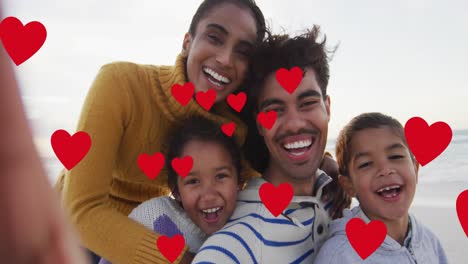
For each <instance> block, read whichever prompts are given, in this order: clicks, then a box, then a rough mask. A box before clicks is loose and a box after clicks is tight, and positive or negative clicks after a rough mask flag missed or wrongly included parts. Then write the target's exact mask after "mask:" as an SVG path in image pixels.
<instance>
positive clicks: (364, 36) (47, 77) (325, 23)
mask: <svg viewBox="0 0 468 264" xmlns="http://www.w3.org/2000/svg"><path fill="white" fill-rule="evenodd" d="M199 3H201V1H200V0H197V1H193V0H171V1H159V0H134V1H123V0H99V1H94V0H93V1H91V0H81V1H71V0H62V1H55V0H34V1H33V0H7V1H4V11H3V13H4V14H3V15H4V17H7V16H15V17H17V18H18V19H20V20H21V21H22V22H23V23H28V22H30V21H39V22H41V23H42V24H44V26H45V27H46V29H47V34H48V35H47V39H46V42H45V44H44V46H43V47H42V48H41V49H40V50H39V51H38V52H37V53H36V54H35V55H34V56H33V57H32V58H30V59H29V60H28V61H26V62H25V63H23V64H22V65H20V66H18V67H17V66H14V67H15V70H16V74H17V78H18V81H19V83H20V88H21V93H22V98H23V100H24V103H25V107H26V111H27V116H28V119H29V121H30V123H31V127H32V129H33V133H34V137H35V142H36V144H37V146H38V149H39V151H40V154H41V156H42V157H44V158H48V157H54V154H53V151H52V148H51V146H50V136H51V135H52V133H53V132H54V131H55V130H58V129H65V130H67V131H69V132H70V133H72V132H74V131H75V127H76V124H77V122H78V118H79V114H80V110H81V106H82V104H83V101H84V99H85V97H86V94H87V91H88V89H89V87H90V84H91V82H92V81H93V79H94V77H95V75H96V73H97V71H98V70H99V68H100V66H102V65H104V64H106V63H109V62H113V61H132V62H136V63H144V64H155V65H172V64H173V63H174V61H175V58H176V55H177V54H178V53H179V52H180V50H181V45H182V39H183V36H184V34H185V32H186V31H187V29H188V26H189V23H190V20H191V17H192V16H193V14H194V12H195V10H196V8H197V6H198V5H199ZM257 3H258V5H259V7H260V8H261V9H262V11H263V13H264V15H265V17H266V19H267V21H268V24H269V25H270V27H271V28H272V30H273V32H275V33H281V32H287V33H290V34H292V35H294V34H297V33H301V32H304V30H305V29H307V28H310V27H311V26H312V25H314V24H317V25H320V26H321V29H322V32H323V33H324V34H326V37H327V43H328V47H329V48H330V49H332V48H334V47H337V49H336V52H335V54H334V56H333V59H332V61H331V63H330V75H331V77H330V82H329V86H328V93H329V94H330V97H331V114H332V116H331V121H330V125H329V138H335V137H336V135H337V134H338V132H339V130H340V129H341V128H342V127H343V126H344V125H345V124H346V123H347V122H348V121H349V120H350V119H351V118H352V117H354V116H356V115H358V114H360V113H363V112H371V111H378V112H382V113H385V114H389V115H392V116H394V117H396V118H397V119H398V120H400V122H401V123H402V124H403V125H404V124H405V122H406V121H407V120H408V119H409V118H411V117H414V116H420V117H422V118H424V119H425V120H426V121H427V122H428V123H429V124H432V123H434V122H437V121H443V122H446V123H447V124H449V125H450V127H451V128H452V129H453V130H461V129H468V118H467V116H468V106H467V103H468V74H467V69H468V48H467V47H468V26H467V25H468V16H466V14H465V13H466V10H468V2H467V1H463V0H447V1H436V0H426V1H425V0H406V1H404V0H392V1H390V0H386V1H385V0H380V1H375V0H353V1H349V0H341V1H338V0H291V1H279V0H257ZM110 100H112V98H110Z"/></svg>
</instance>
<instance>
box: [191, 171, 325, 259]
mask: <svg viewBox="0 0 468 264" xmlns="http://www.w3.org/2000/svg"><path fill="white" fill-rule="evenodd" d="M330 181H331V178H330V177H329V176H328V175H326V174H325V173H323V172H322V171H319V172H318V173H317V178H316V182H317V183H319V184H320V185H319V186H317V185H316V186H317V188H316V193H317V196H315V197H311V196H294V197H293V199H292V201H291V203H290V204H289V206H288V207H287V208H286V209H285V210H284V211H283V213H282V214H280V215H278V217H275V216H273V215H272V214H271V213H270V211H269V210H268V209H267V208H266V207H265V205H264V204H263V203H262V201H261V200H260V196H259V193H258V190H259V188H260V186H261V185H262V184H263V183H265V182H266V181H265V180H264V179H262V178H255V179H252V180H250V181H249V184H248V185H247V188H246V189H245V190H243V191H242V192H240V193H239V197H238V201H237V206H236V210H235V211H234V214H233V215H232V217H231V219H230V220H229V221H228V223H227V224H226V225H225V227H224V228H223V229H221V230H219V231H218V232H216V233H215V234H213V235H212V236H210V237H209V238H208V239H207V240H206V241H205V243H204V244H203V245H202V247H201V249H200V251H199V252H198V254H197V255H196V257H195V259H194V261H193V262H192V263H197V264H206V263H226V264H228V263H312V261H313V259H314V258H315V256H316V253H317V251H318V248H319V247H320V246H321V244H323V242H324V241H325V239H326V237H327V234H328V225H329V222H330V218H329V215H328V209H329V207H330V205H331V201H327V202H326V203H323V202H322V201H321V200H320V197H321V193H322V188H323V187H324V186H325V185H326V184H328V183H329V182H330Z"/></svg>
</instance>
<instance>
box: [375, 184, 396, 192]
mask: <svg viewBox="0 0 468 264" xmlns="http://www.w3.org/2000/svg"><path fill="white" fill-rule="evenodd" d="M396 188H400V185H392V186H388V187H384V188H381V189H379V190H378V191H377V192H383V191H390V190H391V189H396Z"/></svg>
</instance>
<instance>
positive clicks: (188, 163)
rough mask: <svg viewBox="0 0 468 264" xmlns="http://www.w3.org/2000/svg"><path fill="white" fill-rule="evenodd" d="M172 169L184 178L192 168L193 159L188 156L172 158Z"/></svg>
mask: <svg viewBox="0 0 468 264" xmlns="http://www.w3.org/2000/svg"><path fill="white" fill-rule="evenodd" d="M171 164H172V168H174V170H175V172H177V174H179V175H180V176H182V177H186V176H187V175H188V174H189V173H190V171H191V170H192V167H193V159H192V157H190V156H185V157H183V158H181V159H180V158H174V159H173V160H172V162H171Z"/></svg>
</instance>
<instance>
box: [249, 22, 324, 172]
mask: <svg viewBox="0 0 468 264" xmlns="http://www.w3.org/2000/svg"><path fill="white" fill-rule="evenodd" d="M319 34H320V28H319V27H318V26H314V27H313V28H312V29H310V30H308V31H307V32H306V33H304V34H302V35H299V36H296V37H290V36H289V35H287V34H285V35H271V36H268V37H267V39H266V40H265V41H264V42H262V44H260V46H259V47H258V48H257V49H256V51H255V53H254V55H253V57H252V59H251V60H250V66H249V76H248V77H247V78H248V79H247V83H246V85H245V87H246V88H245V89H244V90H245V92H246V93H247V95H248V98H249V99H248V105H247V109H246V111H244V112H243V113H241V114H242V118H243V119H244V120H245V121H246V123H247V124H248V127H249V131H248V135H247V139H246V143H245V145H244V148H243V151H244V154H245V157H246V159H247V160H248V161H249V162H250V164H251V166H252V167H253V168H254V169H255V170H257V171H259V172H260V173H263V171H264V170H265V169H266V167H267V166H268V159H269V151H268V149H267V147H266V145H265V143H264V140H263V138H262V137H261V136H260V134H259V133H258V131H257V129H256V114H257V113H258V95H259V94H260V93H261V91H262V89H265V88H267V87H264V86H263V84H264V82H265V80H266V78H267V77H268V76H269V75H270V74H272V73H275V72H276V71H277V70H278V69H280V68H286V69H288V70H289V69H291V68H292V67H295V66H297V67H300V68H302V70H303V71H304V69H305V68H306V67H308V68H311V69H313V70H314V72H315V74H316V78H317V82H318V85H319V86H320V89H321V91H322V95H323V98H326V96H327V86H328V79H329V77H330V73H329V66H328V61H329V57H328V51H327V50H326V47H325V43H326V37H324V38H323V40H322V41H321V42H319V41H318V37H319Z"/></svg>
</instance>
